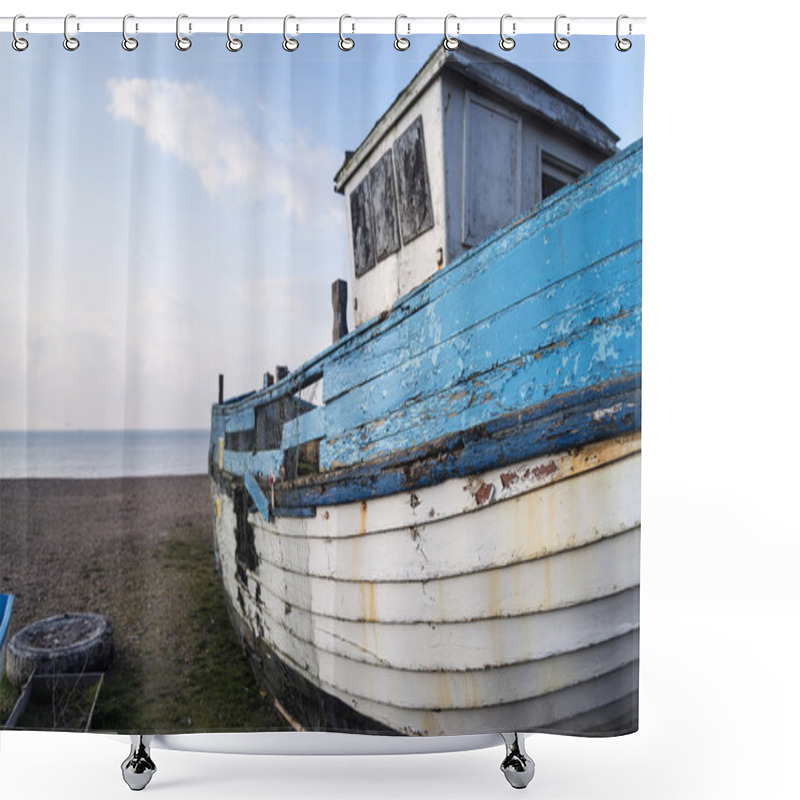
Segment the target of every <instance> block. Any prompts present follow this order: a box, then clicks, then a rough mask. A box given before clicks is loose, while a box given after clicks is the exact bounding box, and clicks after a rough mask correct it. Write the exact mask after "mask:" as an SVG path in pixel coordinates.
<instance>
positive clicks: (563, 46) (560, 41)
mask: <svg viewBox="0 0 800 800" xmlns="http://www.w3.org/2000/svg"><path fill="white" fill-rule="evenodd" d="M566 18H567V15H566V14H559V15H558V16H557V17H556V21H555V25H554V26H553V30H554V32H555V35H556V40H555V41H554V42H553V47H555V49H556V50H558V51H559V52H562V53H563V52H564V50H567V49H569V39H566V38H564V37H563V36H559V35H558V21H559V20H560V19H566ZM567 36H569V22H568V23H567Z"/></svg>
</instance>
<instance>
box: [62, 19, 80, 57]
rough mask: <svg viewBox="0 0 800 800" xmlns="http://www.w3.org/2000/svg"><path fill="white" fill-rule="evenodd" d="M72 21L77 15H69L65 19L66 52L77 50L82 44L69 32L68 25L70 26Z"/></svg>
mask: <svg viewBox="0 0 800 800" xmlns="http://www.w3.org/2000/svg"><path fill="white" fill-rule="evenodd" d="M71 19H75V15H74V14H67V16H66V17H64V42H63V44H64V49H65V50H70V51H72V50H77V49H78V48H79V47H80V46H81V43H80V42H79V41H78V40H77V39H76V38H75V37H74V36H70V35H69V33H68V32H67V25H68V24H69V21H70V20H71ZM77 30H80V27H78V28H77Z"/></svg>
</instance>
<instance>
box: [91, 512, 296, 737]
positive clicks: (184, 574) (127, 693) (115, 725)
mask: <svg viewBox="0 0 800 800" xmlns="http://www.w3.org/2000/svg"><path fill="white" fill-rule="evenodd" d="M145 562H146V563H144V564H143V565H142V569H143V570H145V569H146V570H147V572H146V574H145V573H143V574H142V576H141V581H142V584H141V585H142V589H143V591H142V596H141V598H140V602H139V603H136V602H132V603H131V604H130V605H129V606H128V607H126V609H124V610H121V611H122V612H123V613H121V614H117V612H115V618H114V624H115V632H114V638H115V657H114V661H113V663H112V666H111V668H110V669H109V670H108V672H107V673H106V677H105V681H104V684H103V687H102V690H101V693H100V697H99V699H98V703H97V708H96V709H95V714H94V718H93V723H92V729H93V730H114V731H127V732H133V733H136V732H142V733H146V732H159V733H167V732H178V731H183V732H188V731H202V730H208V731H223V730H275V729H278V730H286V724H285V722H284V721H283V720H282V719H281V718H280V717H279V715H278V714H277V712H276V711H275V710H274V708H273V707H272V704H271V701H270V702H267V701H266V698H265V697H264V695H263V694H262V693H261V692H260V691H259V688H258V686H257V684H256V682H255V678H254V676H253V673H252V671H251V669H250V665H249V663H248V661H247V658H246V657H245V655H244V652H243V650H242V648H241V645H240V643H239V641H238V638H237V636H236V634H235V632H234V629H233V626H232V625H231V623H230V621H229V619H228V614H227V609H226V606H225V598H224V596H223V592H222V585H221V583H220V580H219V578H218V576H217V574H216V571H215V568H214V550H213V542H212V540H211V537H210V536H209V535H208V534H207V533H205V532H203V531H201V530H198V529H196V528H195V527H194V526H192V525H181V526H177V527H176V528H175V529H173V530H172V531H171V532H170V533H169V535H168V536H167V537H166V538H165V539H164V540H163V541H161V542H160V543H159V544H158V546H157V547H155V548H154V549H153V551H152V552H151V553H149V554H148V555H147V558H146V559H145ZM137 563H140V564H142V554H138V561H137ZM148 615H150V616H148ZM136 630H141V633H139V634H134V633H133V631H136Z"/></svg>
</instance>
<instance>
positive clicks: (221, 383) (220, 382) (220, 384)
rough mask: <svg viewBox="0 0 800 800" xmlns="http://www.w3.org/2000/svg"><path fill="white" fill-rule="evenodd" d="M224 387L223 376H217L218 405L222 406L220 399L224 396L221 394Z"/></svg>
mask: <svg viewBox="0 0 800 800" xmlns="http://www.w3.org/2000/svg"><path fill="white" fill-rule="evenodd" d="M224 385H225V376H224V375H220V376H219V404H220V405H222V399H223V397H224V396H225V395H224V393H223V387H224Z"/></svg>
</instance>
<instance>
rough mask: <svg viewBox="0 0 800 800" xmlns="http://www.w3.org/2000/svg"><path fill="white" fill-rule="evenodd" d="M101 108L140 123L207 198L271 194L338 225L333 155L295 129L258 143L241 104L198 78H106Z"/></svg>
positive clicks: (292, 209) (291, 210) (299, 214)
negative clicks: (106, 97) (227, 101)
mask: <svg viewBox="0 0 800 800" xmlns="http://www.w3.org/2000/svg"><path fill="white" fill-rule="evenodd" d="M108 90H109V93H110V95H111V102H110V103H109V105H108V107H107V110H108V112H109V113H110V114H111V116H112V117H113V118H114V119H115V120H118V121H126V120H127V121H130V122H132V123H133V124H134V125H136V126H137V127H139V128H141V129H142V131H143V133H144V136H145V138H146V140H147V141H148V142H150V143H152V144H154V145H156V146H157V147H159V148H160V149H161V150H162V151H163V152H164V153H167V154H169V155H171V156H174V157H175V158H177V159H178V160H179V161H180V162H182V163H183V164H185V165H186V166H188V167H189V168H190V169H192V170H194V171H195V172H196V173H197V174H198V175H199V177H200V180H201V182H202V184H203V187H204V188H205V189H206V191H207V192H208V194H209V195H210V196H211V197H212V198H216V197H218V196H221V195H223V194H225V193H227V192H235V193H237V194H238V196H239V197H240V199H242V200H245V201H248V200H266V199H270V198H277V199H279V200H282V201H283V203H284V210H285V212H286V214H287V215H288V216H293V217H296V218H297V219H299V220H306V219H314V220H315V221H316V222H317V223H331V224H341V216H342V215H341V210H340V209H339V208H338V205H337V204H336V202H335V199H334V198H333V196H332V195H333V191H332V187H331V178H332V176H333V174H334V172H335V171H336V166H337V154H336V153H335V152H334V151H333V149H332V148H331V147H329V146H326V145H324V144H321V143H314V142H313V141H311V140H310V137H309V136H308V135H306V134H303V132H300V131H296V132H294V135H293V137H292V141H291V142H282V141H278V140H274V139H273V140H269V139H268V140H266V141H259V140H258V139H256V138H255V137H254V136H253V135H252V134H251V133H250V131H249V130H248V128H247V123H246V120H245V117H244V114H243V113H242V112H241V110H237V109H236V108H232V107H230V106H229V105H223V104H222V103H221V102H220V99H219V98H218V97H217V96H216V95H215V94H214V93H213V92H211V91H209V90H208V89H207V88H206V87H205V86H204V85H203V84H202V83H198V82H181V81H170V80H158V79H154V80H146V79H144V78H130V79H116V78H111V79H109V81H108Z"/></svg>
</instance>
